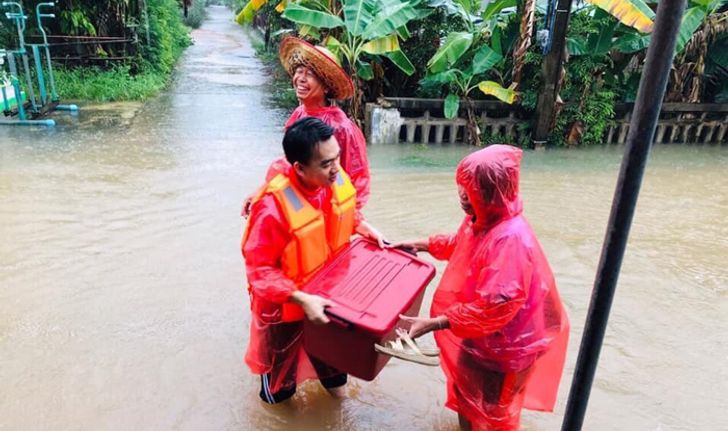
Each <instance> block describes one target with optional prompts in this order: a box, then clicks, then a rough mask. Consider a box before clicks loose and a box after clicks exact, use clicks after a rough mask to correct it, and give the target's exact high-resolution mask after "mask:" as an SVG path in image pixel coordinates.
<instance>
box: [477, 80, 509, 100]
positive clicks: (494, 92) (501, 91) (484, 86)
mask: <svg viewBox="0 0 728 431" xmlns="http://www.w3.org/2000/svg"><path fill="white" fill-rule="evenodd" d="M478 89H480V91H482V92H483V94H487V95H489V96H494V97H496V98H497V99H499V100H501V101H503V102H505V103H507V104H509V105H511V104H513V103H514V102H515V101H516V99H517V98H518V92H516V91H515V90H513V89H511V88H505V87H503V86H502V85H500V84H499V83H497V82H494V81H482V82H480V83H478Z"/></svg>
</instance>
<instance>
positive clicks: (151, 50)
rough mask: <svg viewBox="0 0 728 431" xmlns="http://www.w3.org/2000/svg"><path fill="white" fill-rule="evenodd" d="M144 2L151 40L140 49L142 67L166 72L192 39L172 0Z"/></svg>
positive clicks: (177, 7)
mask: <svg viewBox="0 0 728 431" xmlns="http://www.w3.org/2000/svg"><path fill="white" fill-rule="evenodd" d="M147 5H148V8H149V35H150V41H149V43H148V44H144V46H143V49H142V59H143V62H144V67H143V68H142V70H145V71H146V70H151V71H157V72H161V73H164V74H169V73H171V71H172V68H173V67H174V65H175V63H177V60H178V59H179V57H180V55H182V51H184V49H185V48H186V47H187V46H189V45H190V43H191V40H190V37H189V34H188V32H187V29H186V28H185V26H184V24H183V23H182V18H181V14H180V11H179V6H178V5H177V2H176V1H175V0H148V1H147Z"/></svg>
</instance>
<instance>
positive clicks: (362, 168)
mask: <svg viewBox="0 0 728 431" xmlns="http://www.w3.org/2000/svg"><path fill="white" fill-rule="evenodd" d="M306 117H316V118H318V119H319V120H321V121H323V122H324V123H326V124H328V125H329V126H331V127H333V128H334V136H335V137H336V141H337V142H338V143H339V146H340V147H341V159H340V161H339V163H340V164H341V167H342V168H343V169H344V172H346V173H347V174H349V178H350V179H351V183H352V184H353V185H354V188H355V189H356V209H357V213H359V212H360V211H361V209H362V208H363V207H364V205H366V203H367V201H368V200H369V183H370V180H371V179H370V176H369V160H368V159H367V142H366V139H364V135H363V134H362V132H361V130H359V127H357V125H356V124H354V122H353V121H351V119H349V117H347V116H346V114H345V113H344V111H342V110H341V109H340V108H339V107H338V106H325V107H323V108H316V109H312V110H306V108H305V106H304V105H299V106H298V108H296V109H295V110H294V111H293V113H292V114H291V116H290V117H289V118H288V121H286V125H285V127H286V128H288V127H290V126H291V125H292V124H293V123H295V122H296V121H297V120H300V119H301V118H306ZM288 167H290V164H289V163H288V161H287V160H286V159H285V157H282V158H280V159H277V160H275V161H274V162H273V163H272V164H271V166H270V167H269V168H268V173H267V174H266V181H270V180H271V179H273V177H275V176H276V175H278V174H280V173H286V172H287V170H288ZM357 218H358V219H361V216H360V215H357Z"/></svg>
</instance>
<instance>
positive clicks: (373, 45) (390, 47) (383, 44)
mask: <svg viewBox="0 0 728 431" xmlns="http://www.w3.org/2000/svg"><path fill="white" fill-rule="evenodd" d="M361 49H362V51H364V52H366V53H368V54H384V53H385V52H392V51H399V38H398V37H397V34H396V33H395V34H390V35H389V36H386V37H381V38H379V39H374V40H371V41H369V42H367V43H365V44H364V45H362V47H361Z"/></svg>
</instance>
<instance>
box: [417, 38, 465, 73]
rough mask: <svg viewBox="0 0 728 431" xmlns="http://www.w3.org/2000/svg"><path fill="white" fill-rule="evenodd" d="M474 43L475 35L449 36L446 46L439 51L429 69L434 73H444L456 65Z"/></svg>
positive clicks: (429, 63) (429, 64) (430, 62)
mask: <svg viewBox="0 0 728 431" xmlns="http://www.w3.org/2000/svg"><path fill="white" fill-rule="evenodd" d="M472 43H473V35H472V34H471V33H466V32H453V33H450V34H449V35H447V40H446V41H445V44H444V45H443V46H442V47H440V49H438V50H437V52H436V53H435V55H433V56H432V58H431V59H430V61H428V62H427V68H428V69H430V71H431V72H433V73H438V72H442V71H443V70H445V69H446V68H448V67H449V66H451V65H453V64H455V62H456V61H458V59H460V57H462V56H463V54H465V52H466V51H467V50H468V48H470V45H471V44H472Z"/></svg>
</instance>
